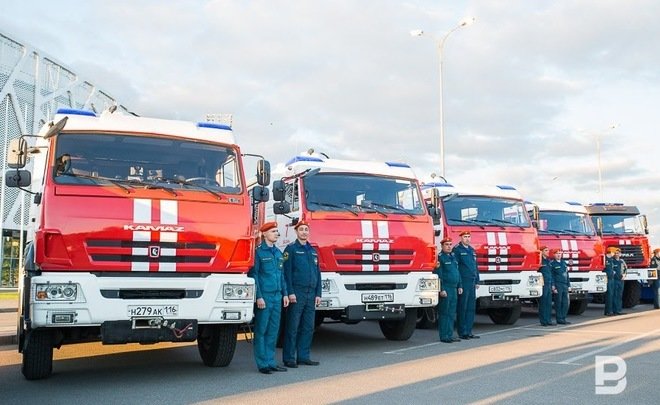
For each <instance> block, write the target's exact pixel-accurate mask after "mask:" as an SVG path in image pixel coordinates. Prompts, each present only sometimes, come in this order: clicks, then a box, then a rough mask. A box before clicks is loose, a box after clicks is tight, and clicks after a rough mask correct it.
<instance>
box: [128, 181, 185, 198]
mask: <svg viewBox="0 0 660 405" xmlns="http://www.w3.org/2000/svg"><path fill="white" fill-rule="evenodd" d="M128 184H139V185H140V186H144V188H145V190H165V191H167V192H168V193H170V194H172V195H173V196H175V197H177V196H178V194H177V193H176V191H174V190H172V189H171V188H169V187H165V186H161V185H158V184H156V183H147V182H146V181H142V180H136V179H132V180H128Z"/></svg>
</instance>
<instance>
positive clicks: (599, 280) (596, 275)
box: [568, 271, 607, 294]
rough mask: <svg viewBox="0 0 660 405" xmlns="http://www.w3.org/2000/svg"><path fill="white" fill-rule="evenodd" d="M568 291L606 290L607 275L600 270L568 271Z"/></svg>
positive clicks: (591, 291) (602, 291) (600, 291)
mask: <svg viewBox="0 0 660 405" xmlns="http://www.w3.org/2000/svg"><path fill="white" fill-rule="evenodd" d="M568 277H569V278H570V280H571V286H570V292H574V293H579V292H585V293H592V294H594V293H604V292H605V291H607V275H606V274H605V273H603V272H602V271H588V272H587V271H583V272H569V273H568Z"/></svg>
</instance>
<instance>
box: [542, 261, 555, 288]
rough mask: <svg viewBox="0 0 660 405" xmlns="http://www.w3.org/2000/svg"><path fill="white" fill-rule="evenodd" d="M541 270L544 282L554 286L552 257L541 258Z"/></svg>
mask: <svg viewBox="0 0 660 405" xmlns="http://www.w3.org/2000/svg"><path fill="white" fill-rule="evenodd" d="M539 272H541V274H542V275H543V284H544V285H547V286H551V287H552V285H553V284H552V269H551V268H550V259H548V258H547V257H542V258H541V267H540V268H539Z"/></svg>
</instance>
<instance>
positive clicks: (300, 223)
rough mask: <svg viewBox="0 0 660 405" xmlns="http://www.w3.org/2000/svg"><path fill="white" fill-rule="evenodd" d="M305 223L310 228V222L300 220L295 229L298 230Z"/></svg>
mask: <svg viewBox="0 0 660 405" xmlns="http://www.w3.org/2000/svg"><path fill="white" fill-rule="evenodd" d="M303 225H305V226H306V227H308V228H309V223H308V222H306V221H298V222H297V223H296V225H294V227H293V229H295V230H298V228H299V227H301V226H303Z"/></svg>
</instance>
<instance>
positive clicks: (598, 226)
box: [596, 217, 603, 237]
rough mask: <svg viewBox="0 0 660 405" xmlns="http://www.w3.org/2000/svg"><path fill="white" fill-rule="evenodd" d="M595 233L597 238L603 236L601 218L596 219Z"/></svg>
mask: <svg viewBox="0 0 660 405" xmlns="http://www.w3.org/2000/svg"><path fill="white" fill-rule="evenodd" d="M596 233H597V234H598V236H601V237H602V236H603V218H600V217H598V218H596Z"/></svg>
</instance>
